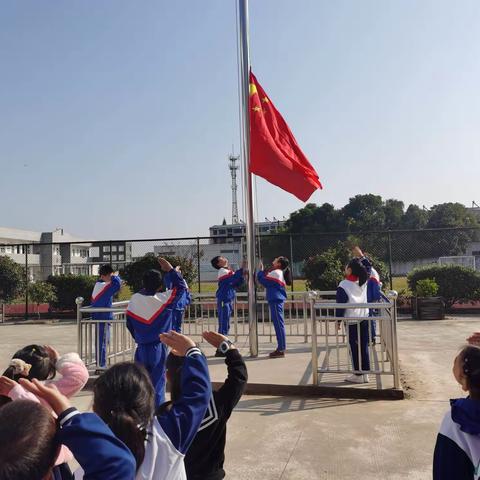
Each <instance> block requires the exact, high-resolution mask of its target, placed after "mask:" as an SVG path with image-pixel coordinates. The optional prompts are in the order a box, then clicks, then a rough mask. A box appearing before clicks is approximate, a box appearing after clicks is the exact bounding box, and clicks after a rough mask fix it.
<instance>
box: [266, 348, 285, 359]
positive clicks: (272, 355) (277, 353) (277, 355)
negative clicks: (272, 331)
mask: <svg viewBox="0 0 480 480" xmlns="http://www.w3.org/2000/svg"><path fill="white" fill-rule="evenodd" d="M268 356H269V357H270V358H283V357H284V356H285V352H281V351H280V350H278V349H277V350H275V351H273V352H270V353H269V354H268Z"/></svg>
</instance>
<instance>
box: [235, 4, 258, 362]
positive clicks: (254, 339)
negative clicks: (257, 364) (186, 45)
mask: <svg viewBox="0 0 480 480" xmlns="http://www.w3.org/2000/svg"><path fill="white" fill-rule="evenodd" d="M238 19H239V29H238V32H239V42H238V43H239V49H240V64H239V68H240V90H241V100H242V105H241V119H242V120H241V122H240V124H241V125H240V131H241V136H242V159H243V167H244V172H245V174H244V176H243V180H244V191H245V216H246V218H245V222H246V229H245V236H246V245H247V268H248V273H249V274H248V323H249V343H250V355H251V356H252V357H256V356H258V330H257V310H256V307H257V303H256V293H255V222H254V215H253V212H254V206H253V201H254V199H253V188H252V174H251V173H250V168H249V165H250V111H249V107H248V104H249V97H250V94H249V90H250V52H249V41H248V40H249V39H248V0H238Z"/></svg>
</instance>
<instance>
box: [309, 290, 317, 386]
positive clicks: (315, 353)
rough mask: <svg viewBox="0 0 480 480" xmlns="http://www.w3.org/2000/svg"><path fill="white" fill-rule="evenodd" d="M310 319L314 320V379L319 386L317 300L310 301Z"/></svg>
mask: <svg viewBox="0 0 480 480" xmlns="http://www.w3.org/2000/svg"><path fill="white" fill-rule="evenodd" d="M310 312H311V314H310V318H311V319H312V379H313V384H314V385H318V353H317V318H316V312H315V299H314V298H312V299H310Z"/></svg>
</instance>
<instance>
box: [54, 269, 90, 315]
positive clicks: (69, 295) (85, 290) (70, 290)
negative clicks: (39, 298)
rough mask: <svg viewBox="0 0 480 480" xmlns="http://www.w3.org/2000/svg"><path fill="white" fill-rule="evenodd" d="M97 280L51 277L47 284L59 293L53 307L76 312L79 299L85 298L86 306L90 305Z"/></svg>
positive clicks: (88, 277)
mask: <svg viewBox="0 0 480 480" xmlns="http://www.w3.org/2000/svg"><path fill="white" fill-rule="evenodd" d="M97 278H98V277H94V276H88V275H57V276H54V275H50V276H49V277H48V280H47V282H48V283H50V284H51V285H53V286H54V287H55V290H56V292H57V299H56V300H55V301H53V302H52V306H53V307H55V308H57V309H59V310H75V309H76V308H77V307H76V304H75V299H76V298H77V297H83V298H84V300H85V301H84V305H88V304H89V303H90V298H91V296H92V290H93V286H94V285H95V282H96V281H97Z"/></svg>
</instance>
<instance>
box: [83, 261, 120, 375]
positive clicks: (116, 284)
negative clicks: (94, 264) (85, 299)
mask: <svg viewBox="0 0 480 480" xmlns="http://www.w3.org/2000/svg"><path fill="white" fill-rule="evenodd" d="M99 274H100V278H99V280H98V281H97V282H96V283H95V286H94V287H93V291H92V299H91V302H90V306H91V307H102V308H111V306H112V302H113V297H114V295H115V294H116V293H117V292H118V291H119V290H120V288H121V287H122V282H121V280H120V277H118V276H117V275H114V274H113V268H112V266H111V265H102V266H101V267H100V271H99ZM92 319H93V320H112V319H113V313H112V312H105V313H92ZM110 326H111V324H110V323H100V324H99V325H98V327H97V343H96V355H97V367H100V368H106V366H107V348H108V344H109V342H110Z"/></svg>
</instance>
